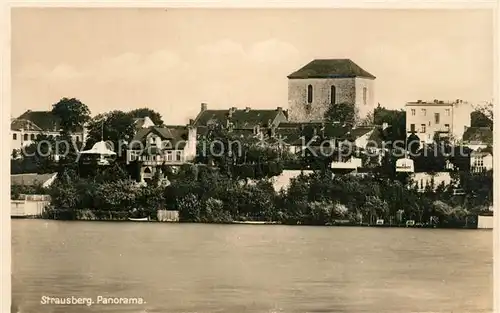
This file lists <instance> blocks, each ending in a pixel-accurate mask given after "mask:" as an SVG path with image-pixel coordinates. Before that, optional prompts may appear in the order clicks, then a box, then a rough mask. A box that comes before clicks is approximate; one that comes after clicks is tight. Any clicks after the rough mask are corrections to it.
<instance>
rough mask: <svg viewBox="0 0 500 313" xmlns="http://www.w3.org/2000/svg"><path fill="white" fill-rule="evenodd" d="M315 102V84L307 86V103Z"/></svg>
mask: <svg viewBox="0 0 500 313" xmlns="http://www.w3.org/2000/svg"><path fill="white" fill-rule="evenodd" d="M312 102H313V86H312V85H308V86H307V103H309V104H311V103H312Z"/></svg>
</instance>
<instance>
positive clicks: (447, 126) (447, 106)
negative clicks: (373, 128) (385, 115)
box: [405, 100, 473, 144]
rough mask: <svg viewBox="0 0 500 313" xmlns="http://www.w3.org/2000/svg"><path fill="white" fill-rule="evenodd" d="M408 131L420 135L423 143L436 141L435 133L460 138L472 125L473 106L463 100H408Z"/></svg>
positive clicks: (455, 138) (406, 107) (406, 106)
mask: <svg viewBox="0 0 500 313" xmlns="http://www.w3.org/2000/svg"><path fill="white" fill-rule="evenodd" d="M405 109H406V131H407V133H408V134H410V133H413V134H415V135H417V136H418V138H419V139H420V142H421V143H422V144H425V143H432V142H434V138H435V135H436V134H437V135H438V136H441V137H447V138H450V139H453V140H460V139H461V138H462V137H463V135H464V132H465V131H466V128H467V127H470V125H471V113H472V111H473V107H472V105H471V104H470V103H467V102H464V101H462V100H456V101H452V102H445V101H440V100H434V101H422V100H418V101H415V102H408V103H406V105H405Z"/></svg>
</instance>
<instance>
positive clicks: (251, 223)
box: [11, 216, 493, 230]
mask: <svg viewBox="0 0 500 313" xmlns="http://www.w3.org/2000/svg"><path fill="white" fill-rule="evenodd" d="M11 220H51V221H64V222H111V223H125V222H128V223H154V224H213V225H246V226H270V225H279V226H307V227H359V228H366V227H371V228H418V229H464V230H492V229H493V228H478V227H477V225H476V226H475V227H474V225H470V226H458V225H457V226H455V225H449V226H448V225H421V226H407V225H405V224H392V225H391V224H387V225H375V224H373V225H371V224H357V223H338V224H324V225H322V224H304V223H297V224H294V223H282V222H276V221H274V222H273V221H269V222H267V221H231V222H191V221H158V220H148V221H130V220H128V219H55V218H44V217H36V216H11Z"/></svg>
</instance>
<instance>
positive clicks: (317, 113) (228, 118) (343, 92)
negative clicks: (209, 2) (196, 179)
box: [11, 59, 493, 181]
mask: <svg viewBox="0 0 500 313" xmlns="http://www.w3.org/2000/svg"><path fill="white" fill-rule="evenodd" d="M287 78H288V98H289V101H288V102H289V103H288V109H284V108H283V107H280V106H278V107H276V108H272V109H252V108H250V107H246V108H236V107H231V108H225V109H220V108H209V107H208V104H207V103H202V104H201V106H200V111H199V113H198V115H197V116H196V117H195V118H194V119H191V120H190V121H189V123H188V124H187V125H162V126H158V125H155V124H154V123H153V121H152V120H151V119H150V118H148V117H146V118H142V119H136V120H134V125H135V129H136V133H135V136H134V138H133V140H132V142H133V143H134V144H133V145H130V146H129V148H128V150H127V152H126V153H127V156H126V158H127V162H129V163H131V162H136V161H137V162H139V163H140V180H141V181H147V180H149V179H152V177H153V176H154V175H155V173H156V171H157V170H158V169H159V167H160V166H164V165H165V164H167V165H170V166H179V165H182V164H184V163H187V162H191V161H192V160H193V159H194V157H195V156H196V152H197V151H196V147H197V142H198V141H199V140H200V138H203V137H204V136H206V135H207V133H208V132H209V130H210V129H211V128H212V127H213V126H214V125H218V126H219V127H222V128H224V129H226V130H227V131H229V132H231V133H233V134H235V135H239V136H246V137H247V136H250V137H255V138H258V139H260V140H263V141H266V142H269V143H271V142H275V143H276V142H277V143H279V146H280V147H281V148H283V149H286V150H287V151H288V152H290V153H292V154H297V153H300V152H301V151H303V150H304V149H308V146H310V140H311V138H312V139H314V138H316V137H317V138H323V139H325V138H326V139H328V140H332V141H335V142H341V143H342V142H345V143H347V142H348V143H349V144H350V145H352V146H354V147H356V148H357V149H360V150H364V151H372V152H375V154H376V153H379V154H380V155H381V154H382V152H383V150H384V145H383V143H384V138H386V137H387V132H388V131H390V129H391V127H394V125H389V124H387V123H384V124H382V125H366V124H365V125H364V126H361V125H354V126H353V125H351V123H345V121H338V122H331V123H328V122H326V121H325V120H324V114H325V112H326V110H327V109H328V107H329V105H332V104H342V103H354V104H355V107H356V110H357V112H358V113H359V114H360V116H359V119H360V120H363V119H364V118H366V117H367V116H369V115H370V114H371V113H373V111H374V109H375V103H374V80H375V76H374V75H372V74H370V73H369V72H367V71H365V70H364V69H362V68H361V67H359V66H358V65H357V64H355V63H354V62H353V61H351V60H348V59H327V60H313V61H312V62H310V63H308V64H306V65H305V66H304V67H302V68H300V69H299V70H297V71H295V72H293V73H292V74H290V75H288V76H287ZM405 110H406V132H407V133H408V134H414V135H415V136H417V137H418V138H419V140H420V142H421V144H422V145H426V144H429V143H431V142H432V141H433V140H434V138H435V136H436V134H437V135H438V136H442V137H447V138H449V139H452V140H453V142H454V143H456V144H458V143H460V144H463V145H466V146H468V147H469V148H471V149H472V150H474V151H473V152H472V153H471V155H470V165H471V170H472V171H484V170H489V169H492V167H493V157H492V152H491V150H489V151H488V148H489V147H491V146H492V143H493V134H492V130H491V129H490V128H483V127H471V113H472V110H473V108H472V105H470V104H469V103H467V102H464V101H462V100H455V101H448V102H445V101H439V100H433V101H421V100H418V101H415V102H408V103H407V104H406V105H405ZM59 128H60V127H59V123H58V120H57V118H55V117H54V116H53V115H52V114H51V112H50V111H39V112H35V111H30V110H28V111H27V112H25V113H24V114H22V115H21V116H19V117H18V118H15V119H13V120H12V122H11V136H12V149H14V150H18V149H21V148H22V147H23V146H27V145H29V144H31V143H32V142H33V140H35V139H36V138H37V136H40V135H42V134H45V135H49V136H54V137H57V136H58V135H59ZM86 135H87V134H86V130H85V128H83V129H80V130H77V131H76V132H75V133H74V134H73V136H74V139H75V140H76V141H85V140H86ZM145 146H148V147H150V148H149V149H147V151H145V150H144V149H141V147H145ZM363 166H364V164H363V163H362V161H361V159H360V158H359V157H355V156H350V157H349V158H347V159H342V160H340V159H339V160H335V161H334V162H333V163H332V164H331V167H332V169H337V170H343V171H346V172H353V173H355V172H358V171H359V170H360V169H362V168H363ZM449 169H450V168H449V167H448V168H443V171H446V170H449Z"/></svg>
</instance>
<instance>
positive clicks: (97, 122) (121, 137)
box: [86, 110, 134, 153]
mask: <svg viewBox="0 0 500 313" xmlns="http://www.w3.org/2000/svg"><path fill="white" fill-rule="evenodd" d="M133 136H134V125H133V118H132V116H131V115H130V114H129V113H125V112H123V111H119V110H115V111H111V112H108V113H103V114H99V115H97V116H96V117H94V118H93V119H92V120H91V121H90V122H89V125H88V138H87V144H86V149H90V148H91V147H92V146H93V145H94V144H95V143H96V142H98V141H101V140H104V141H111V142H112V143H113V148H114V150H115V152H117V153H118V151H119V150H118V149H121V147H120V146H119V144H120V143H122V142H123V141H130V140H131V139H132V137H133Z"/></svg>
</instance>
